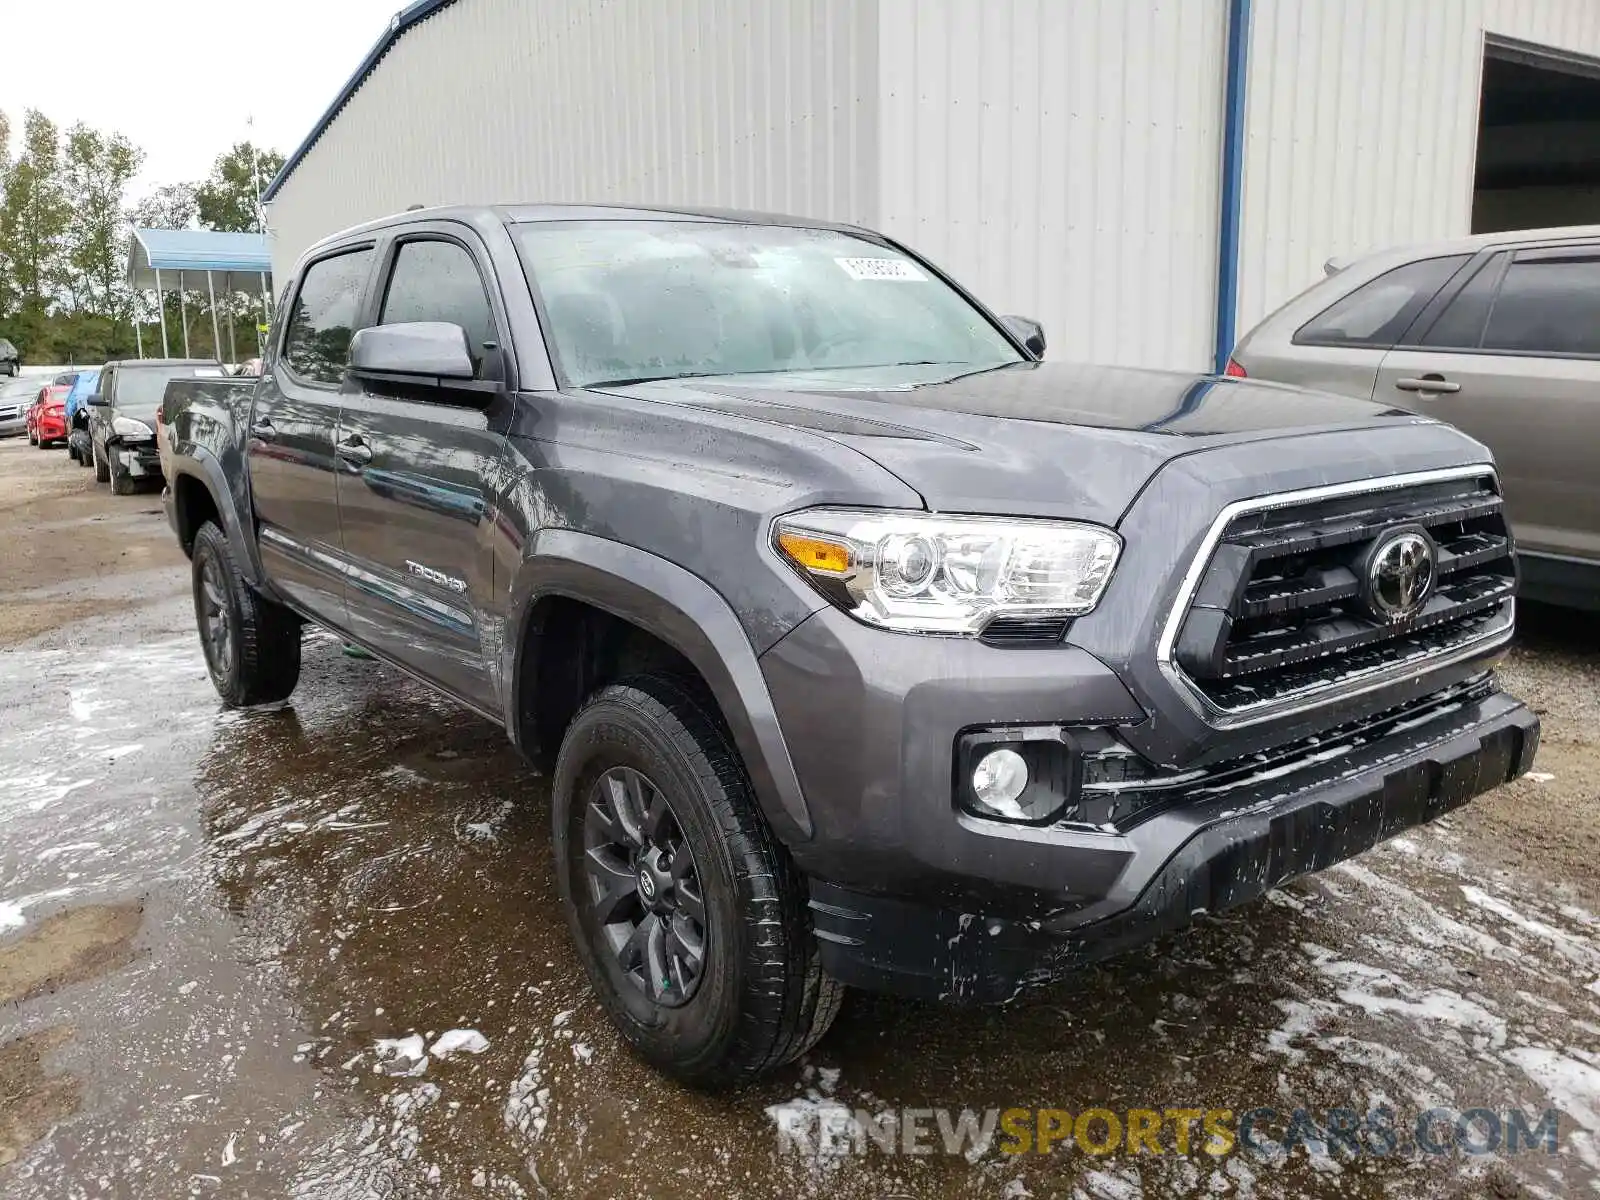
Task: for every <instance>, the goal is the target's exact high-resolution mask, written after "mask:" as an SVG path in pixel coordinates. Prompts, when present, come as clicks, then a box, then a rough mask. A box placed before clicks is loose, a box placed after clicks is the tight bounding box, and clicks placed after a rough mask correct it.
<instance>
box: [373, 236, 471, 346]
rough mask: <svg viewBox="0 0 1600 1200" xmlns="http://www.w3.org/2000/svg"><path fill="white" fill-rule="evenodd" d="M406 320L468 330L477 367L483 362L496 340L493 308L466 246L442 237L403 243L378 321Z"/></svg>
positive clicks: (396, 322)
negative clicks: (484, 355) (437, 323)
mask: <svg viewBox="0 0 1600 1200" xmlns="http://www.w3.org/2000/svg"><path fill="white" fill-rule="evenodd" d="M403 321H446V322H448V323H450V324H451V325H459V326H461V328H462V329H464V330H466V332H467V348H468V350H469V351H470V353H471V354H472V366H473V369H474V370H478V369H479V368H480V367H481V366H482V364H483V350H484V346H485V345H486V344H490V343H493V342H494V341H495V331H494V312H493V310H492V309H491V308H490V307H489V297H488V295H487V294H486V293H485V292H484V290H483V279H482V278H481V277H480V276H479V274H478V267H477V264H476V263H474V262H473V259H472V255H471V253H470V252H468V250H467V249H466V247H465V246H462V245H460V244H458V243H456V242H446V241H439V240H428V241H414V242H402V243H401V244H400V248H399V250H398V251H397V252H396V254H395V260H394V272H393V273H392V274H391V275H390V276H389V288H388V291H387V292H386V293H385V294H384V297H383V311H382V313H381V314H380V315H379V317H378V324H380V325H396V324H399V323H400V322H403Z"/></svg>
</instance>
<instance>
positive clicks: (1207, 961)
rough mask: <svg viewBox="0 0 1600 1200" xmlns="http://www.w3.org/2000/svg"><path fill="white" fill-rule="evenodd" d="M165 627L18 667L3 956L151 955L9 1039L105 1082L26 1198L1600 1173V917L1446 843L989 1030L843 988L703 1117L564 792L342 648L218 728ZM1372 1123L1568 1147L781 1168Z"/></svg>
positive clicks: (1290, 894)
mask: <svg viewBox="0 0 1600 1200" xmlns="http://www.w3.org/2000/svg"><path fill="white" fill-rule="evenodd" d="M150 614H151V615H149V616H148V618H141V619H148V621H149V622H150V632H151V634H152V635H153V640H149V641H146V642H143V643H138V644H132V643H128V642H124V644H121V645H117V646H112V647H106V648H103V650H102V651H99V652H96V653H93V654H90V653H85V652H82V651H70V650H45V649H40V650H22V651H15V652H11V653H8V654H5V655H0V710H3V711H5V712H7V713H8V720H9V722H10V724H9V726H8V730H7V737H6V739H5V741H4V743H3V745H0V821H3V822H4V827H5V829H6V834H7V836H6V838H5V839H4V841H3V843H0V881H3V887H0V925H5V926H9V929H7V930H6V932H7V933H8V936H10V937H11V938H20V937H26V936H29V935H30V934H33V933H36V932H38V931H40V930H44V929H47V928H48V926H47V922H48V921H49V920H50V919H51V917H52V914H54V913H57V912H63V911H65V912H67V913H73V912H77V913H80V914H81V913H88V912H92V911H96V910H92V909H90V908H87V907H84V906H89V905H124V904H138V903H141V902H142V903H143V904H144V912H143V917H142V924H141V925H140V927H139V932H138V933H137V935H136V936H135V937H134V938H133V939H132V940H131V942H130V943H129V944H130V945H131V946H132V948H133V951H134V953H133V955H132V957H131V958H130V959H129V960H127V961H125V962H122V963H119V964H117V965H114V966H112V967H110V968H108V969H107V970H106V971H104V972H100V973H93V972H91V973H90V974H89V975H88V976H86V977H85V978H83V979H82V980H81V981H79V982H77V983H75V984H73V985H71V986H69V987H64V988H63V989H61V990H60V991H59V992H58V993H56V994H54V995H43V996H40V997H37V998H35V999H33V1000H30V1001H28V1002H27V1003H26V1004H24V1005H23V1006H22V1007H21V1008H20V1009H19V1010H15V1011H16V1013H17V1014H18V1016H19V1019H20V1021H19V1023H20V1028H19V1029H18V1030H17V1031H16V1032H17V1033H18V1034H21V1035H24V1036H41V1035H42V1034H43V1031H46V1030H49V1029H55V1028H60V1027H64V1026H69V1025H70V1026H71V1028H72V1029H73V1033H72V1036H71V1038H70V1039H69V1040H66V1041H63V1042H62V1043H61V1044H59V1045H57V1046H56V1047H55V1048H54V1049H52V1050H51V1051H50V1053H49V1054H48V1056H46V1058H45V1061H46V1063H47V1065H48V1069H49V1070H51V1071H54V1072H55V1073H56V1074H58V1075H60V1076H61V1077H63V1078H66V1079H70V1080H72V1081H75V1082H74V1084H73V1086H81V1089H82V1095H81V1104H79V1105H78V1111H77V1114H76V1115H75V1116H72V1117H70V1118H69V1119H67V1120H65V1121H63V1122H62V1123H61V1124H60V1125H59V1126H58V1127H57V1128H56V1129H55V1131H54V1132H53V1133H52V1134H49V1135H48V1136H46V1137H44V1138H43V1139H42V1140H39V1141H36V1142H34V1143H33V1144H31V1145H30V1146H28V1147H26V1148H25V1149H23V1150H22V1152H21V1153H20V1155H19V1157H18V1159H17V1161H16V1162H15V1163H14V1164H12V1166H10V1167H6V1168H0V1172H9V1173H10V1174H9V1175H6V1174H0V1183H3V1184H4V1188H5V1191H6V1194H7V1196H16V1197H18V1198H19V1200H33V1198H40V1200H43V1198H44V1197H51V1198H54V1197H57V1196H63V1195H70V1194H73V1190H74V1189H80V1190H81V1189H90V1190H92V1188H94V1187H96V1186H98V1181H99V1180H101V1179H104V1180H106V1181H108V1182H107V1185H106V1187H107V1191H108V1194H113V1195H129V1196H171V1195H188V1194H192V1195H217V1196H231V1195H242V1194H245V1193H246V1192H248V1193H249V1194H258V1193H260V1194H274V1195H292V1196H298V1197H326V1198H329V1200H335V1198H338V1200H343V1198H346V1197H350V1198H354V1197H362V1196H367V1195H373V1194H376V1195H380V1196H391V1195H393V1196H401V1195H419V1194H429V1195H433V1194H438V1195H443V1196H474V1197H476V1196H484V1195H489V1196H542V1195H551V1196H569V1195H570V1196H586V1195H594V1196H611V1195H619V1194H630V1195H631V1194H638V1195H646V1194H648V1195H654V1196H694V1197H701V1196H704V1195H713V1194H714V1195H718V1196H730V1197H731V1196H750V1197H763V1198H764V1197H768V1196H772V1195H814V1196H827V1197H829V1200H853V1198H856V1197H861V1198H865V1197H873V1198H875V1200H876V1198H881V1197H885V1196H893V1195H906V1196H917V1197H922V1196H986V1197H987V1196H1005V1197H1010V1198H1017V1197H1023V1196H1039V1197H1043V1196H1052V1195H1075V1194H1081V1195H1084V1196H1110V1197H1121V1196H1138V1195H1150V1196H1165V1195H1170V1194H1176V1193H1180V1192H1189V1191H1196V1190H1198V1191H1202V1192H1207V1191H1209V1192H1215V1193H1217V1194H1229V1195H1259V1196H1301V1195H1313V1196H1315V1195H1326V1196H1346V1195H1357V1196H1363V1195H1370V1196H1380V1195H1385V1196H1388V1195H1399V1196H1406V1195H1448V1194H1450V1193H1451V1191H1452V1189H1459V1188H1463V1187H1466V1188H1469V1189H1470V1188H1479V1189H1480V1190H1481V1189H1482V1187H1485V1186H1490V1185H1491V1184H1492V1185H1493V1186H1499V1185H1498V1184H1496V1183H1494V1181H1493V1179H1492V1178H1491V1176H1490V1173H1491V1172H1493V1171H1500V1172H1510V1173H1511V1175H1510V1177H1512V1178H1516V1179H1521V1180H1522V1181H1523V1185H1524V1186H1525V1187H1526V1188H1528V1189H1529V1190H1528V1192H1527V1194H1530V1195H1540V1194H1548V1195H1561V1194H1566V1193H1569V1192H1576V1191H1578V1190H1581V1189H1584V1188H1588V1187H1593V1186H1595V1184H1596V1182H1597V1181H1600V1163H1597V1162H1596V1161H1595V1159H1594V1156H1593V1152H1594V1141H1593V1138H1594V1136H1595V1134H1596V1132H1597V1130H1596V1128H1595V1121H1596V1120H1597V1118H1600V1100H1597V1099H1596V1097H1595V1094H1594V1080H1595V1078H1596V1072H1597V1071H1600V1058H1597V1056H1596V1051H1597V1049H1600V993H1597V992H1596V991H1595V990H1592V988H1591V986H1590V985H1591V984H1593V982H1594V980H1595V979H1596V977H1597V974H1600V972H1597V970H1596V966H1595V964H1596V963H1600V922H1597V921H1596V920H1595V918H1594V917H1593V916H1592V914H1589V913H1587V912H1584V911H1583V910H1581V909H1579V908H1576V907H1574V906H1572V905H1570V904H1568V905H1565V906H1563V905H1560V904H1558V903H1556V902H1554V901H1552V900H1548V899H1546V898H1544V897H1543V895H1542V894H1541V893H1539V892H1538V891H1537V889H1534V888H1531V887H1530V888H1527V889H1522V890H1517V889H1516V888H1515V887H1513V886H1511V884H1510V883H1509V882H1508V880H1506V879H1505V878H1499V877H1497V878H1494V879H1489V878H1483V877H1480V876H1479V875H1477V874H1475V873H1474V869H1473V867H1472V864H1471V863H1470V862H1468V861H1467V860H1466V859H1464V858H1463V857H1462V856H1461V855H1460V854H1459V853H1456V852H1454V851H1453V850H1452V849H1451V845H1450V838H1449V830H1448V829H1445V830H1443V831H1434V830H1430V831H1425V832H1422V833H1419V834H1417V835H1414V836H1412V837H1410V838H1407V839H1405V840H1404V841H1402V842H1401V843H1399V844H1398V845H1393V846H1390V847H1388V848H1385V849H1383V850H1381V851H1379V852H1376V853H1374V854H1372V855H1368V856H1367V857H1365V858H1363V859H1362V860H1360V861H1359V862H1357V863H1354V864H1350V865H1348V866H1346V867H1343V868H1340V869H1336V870H1335V871H1332V872H1330V873H1328V874H1327V875H1325V876H1323V877H1321V878H1319V879H1317V880H1313V881H1309V882H1306V883H1302V884H1299V885H1295V886H1293V887H1291V888H1288V889H1285V890H1283V891H1281V892H1278V893H1275V894H1274V896H1273V897H1271V898H1270V899H1269V902H1267V903H1262V904H1259V905H1256V906H1253V907H1251V908H1249V909H1247V910H1244V911H1242V912H1235V913H1230V914H1225V915H1224V916H1222V917H1220V918H1218V919H1215V920H1213V921H1211V922H1209V923H1207V924H1206V925H1204V926H1203V927H1201V928H1199V929H1198V930H1196V931H1194V932H1193V933H1192V934H1191V935H1189V936H1186V937H1183V938H1180V939H1175V940H1170V941H1167V942H1163V943H1161V944H1160V945H1158V946H1156V947H1152V948H1150V949H1149V950H1146V951H1143V952H1140V953H1138V954H1135V955H1133V956H1131V957H1130V958H1127V959H1124V960H1121V961H1119V962H1116V963H1112V964H1109V965H1107V966H1105V967H1102V968H1099V969H1097V970H1094V971H1091V972H1089V973H1087V974H1086V975H1085V976H1084V977H1083V978H1082V979H1081V980H1079V981H1077V982H1076V983H1075V984H1074V985H1072V986H1070V987H1065V988H1061V989H1057V990H1053V991H1051V992H1048V993H1043V994H1037V995H1033V996H1029V997H1027V998H1025V999H1024V1000H1023V1001H1021V1002H1019V1003H1018V1004H1016V1005H1013V1006H1010V1007H1008V1008H1005V1009H985V1010H955V1009H949V1008H944V1007H940V1006H933V1005H917V1004H909V1003H903V1002H898V1001H893V1000H888V999H883V998H876V997H869V996H854V997H852V999H851V1001H850V1003H849V1004H848V1005H847V1007H846V1011H845V1013H844V1015H843V1016H842V1017H841V1019H840V1021H839V1024H838V1026H837V1027H836V1029H835V1031H834V1033H832V1034H831V1035H830V1036H829V1037H828V1038H827V1039H826V1040H825V1041H824V1042H823V1044H822V1045H821V1046H820V1047H819V1048H818V1049H817V1051H816V1052H815V1053H814V1054H813V1055H812V1056H811V1058H810V1060H809V1061H808V1062H805V1063H802V1064H798V1065H796V1066H794V1067H792V1068H790V1069H787V1070H785V1071H782V1072H779V1073H778V1074H777V1075H776V1076H774V1077H773V1078H772V1079H770V1080H768V1081H765V1082H764V1083H762V1084H761V1085H759V1086H756V1087H753V1088H751V1089H749V1090H748V1091H746V1092H744V1093H741V1094H738V1095H734V1096H723V1097H708V1096H703V1095H697V1094H694V1093H690V1092H687V1091H684V1090H683V1089H680V1088H678V1087H676V1086H675V1085H672V1084H670V1083H668V1082H666V1081H664V1080H663V1079H661V1078H660V1077H659V1076H657V1075H656V1074H655V1073H654V1072H652V1071H651V1070H649V1069H648V1068H646V1067H644V1066H642V1065H640V1064H639V1063H637V1062H636V1061H635V1060H634V1059H632V1058H631V1057H630V1056H629V1055H628V1054H627V1053H626V1051H625V1050H624V1049H623V1048H622V1046H621V1044H620V1042H619V1040H618V1039H617V1038H616V1037H615V1036H614V1035H613V1034H612V1032H611V1030H610V1028H609V1026H608V1025H607V1024H606V1023H605V1021H604V1019H603V1018H602V1016H601V1014H600V1011H599V1009H598V1007H597V1006H596V1005H595V1003H594V1001H593V999H592V997H591V996H590V995H589V994H588V989H587V986H586V983H585V981H584V979H583V975H582V972H581V969H580V968H579V966H578V964H577V961H576V959H575V957H574V956H573V955H572V954H571V952H570V951H569V950H568V947H567V940H566V931H565V925H564V922H563V920H562V918H561V914H560V911H559V908H558V906H557V900H556V893H555V887H554V878H553V874H552V870H551V862H550V851H549V838H548V820H549V811H548V804H547V799H546V795H545V791H544V785H543V781H542V780H541V779H540V778H539V777H538V776H537V775H535V774H534V773H533V772H532V771H531V770H530V769H529V768H528V767H527V766H526V765H524V764H523V763H522V762H521V761H520V760H519V759H518V758H517V757H516V755H515V754H514V752H513V751H512V750H511V749H510V747H509V746H508V745H507V744H506V742H505V739H504V737H503V735H501V734H500V733H499V732H498V731H497V730H495V729H493V728H491V727H489V726H488V725H486V724H484V723H483V722H481V721H478V720H477V719H475V718H472V717H470V716H466V715H463V714H461V713H460V712H459V711H457V710H455V709H453V708H452V707H451V706H449V705H448V704H446V703H444V702H443V701H439V700H436V699H434V698H433V697H431V696H429V695H428V694H426V693H425V692H423V691H422V690H421V689H419V688H418V687H416V686H415V685H414V684H412V683H410V682H409V681H406V680H404V679H402V678H401V677H399V676H397V675H395V674H394V673H392V672H390V671H388V670H386V669H384V668H381V667H379V666H376V665H374V664H371V663H363V662H358V661H354V660H351V659H348V658H345V657H343V656H342V655H341V654H340V653H339V651H338V647H337V645H335V644H333V643H331V642H329V641H327V640H326V639H317V640H315V641H313V642H311V643H310V644H308V646H307V660H306V670H305V674H304V677H303V681H302V684H301V688H300V690H299V692H297V694H296V697H295V699H294V702H293V704H292V705H291V706H287V707H285V708H282V709H280V710H279V711H275V712H263V713H228V712H223V711H221V710H220V709H219V707H218V705H217V702H216V700H215V697H214V695H213V693H212V691H211V688H210V684H209V682H208V681H207V680H206V678H205V672H204V668H203V666H202V664H201V660H200V657H199V653H198V650H197V649H196V647H195V645H194V641H193V638H192V635H189V634H187V633H185V634H184V635H183V636H181V637H179V636H171V635H170V634H168V633H166V632H164V631H165V630H170V629H172V628H186V625H185V624H184V622H183V616H182V609H181V608H175V607H173V606H170V605H169V606H166V607H158V608H155V609H152V610H150ZM72 919H73V920H83V919H84V918H83V917H82V916H79V917H75V918H72ZM469 1031H470V1033H471V1034H475V1035H476V1036H475V1037H474V1036H469ZM1381 1101H1388V1102H1390V1103H1393V1104H1395V1105H1397V1106H1400V1107H1403V1108H1406V1109H1408V1110H1410V1111H1417V1110H1419V1109H1422V1108H1426V1107H1430V1106H1432V1105H1434V1104H1442V1105H1450V1106H1453V1107H1457V1108H1467V1107H1473V1106H1477V1105H1484V1106H1487V1107H1493V1108H1497V1109H1504V1108H1506V1107H1508V1106H1512V1105H1523V1106H1526V1107H1528V1108H1530V1109H1542V1108H1544V1107H1545V1106H1546V1105H1549V1104H1555V1105H1559V1106H1560V1107H1561V1108H1562V1109H1563V1110H1564V1112H1565V1113H1566V1117H1565V1120H1566V1121H1567V1124H1566V1126H1565V1127H1564V1128H1566V1129H1567V1130H1569V1131H1570V1133H1571V1136H1570V1137H1569V1138H1567V1139H1565V1140H1564V1141H1563V1147H1564V1151H1563V1153H1562V1154H1560V1155H1557V1156H1554V1157H1552V1158H1546V1157H1540V1158H1537V1159H1535V1158H1532V1157H1529V1156H1522V1157H1518V1158H1507V1157H1503V1156H1502V1157H1499V1158H1484V1159H1470V1160H1469V1159H1465V1158H1461V1157H1455V1158H1446V1159H1442V1160H1438V1161H1428V1162H1423V1163H1421V1164H1420V1165H1419V1164H1417V1163H1415V1162H1401V1161H1397V1160H1368V1161H1362V1162H1349V1161H1341V1160H1340V1159H1339V1158H1338V1157H1337V1156H1336V1155H1329V1154H1324V1155H1321V1156H1308V1155H1306V1154H1305V1153H1298V1152H1297V1153H1296V1154H1295V1155H1291V1156H1289V1157H1288V1159H1287V1160H1286V1161H1273V1160H1271V1159H1270V1158H1269V1159H1266V1160H1263V1159H1258V1158H1253V1157H1249V1156H1239V1157H1235V1158H1231V1159H1228V1160H1226V1161H1214V1160H1212V1159H1210V1158H1208V1157H1207V1156H1204V1155H1191V1156H1189V1157H1186V1158H1185V1157H1178V1156H1175V1155H1174V1156H1166V1157H1163V1158H1160V1159H1156V1158H1152V1157H1146V1158H1125V1157H1118V1158H1111V1159H1105V1160H1100V1159H1094V1158H1090V1157H1088V1156H1086V1155H1083V1154H1081V1153H1079V1152H1076V1151H1073V1152H1071V1153H1070V1154H1068V1153H1057V1154H1055V1155H1053V1156H1051V1157H1049V1158H1040V1157H1037V1156H1010V1155H1004V1154H1001V1153H1000V1152H999V1151H998V1149H997V1148H995V1147H994V1146H991V1147H990V1148H989V1149H988V1150H987V1151H985V1152H975V1153H969V1154H966V1155H963V1154H956V1155H943V1154H934V1155H894V1156H890V1155H886V1154H884V1153H882V1152H881V1151H878V1150H874V1149H871V1148H869V1150H868V1152H867V1153H866V1154H864V1155H857V1154H855V1153H853V1152H848V1151H846V1152H843V1153H836V1154H823V1155H811V1156H805V1155H798V1154H795V1153H793V1152H788V1151H781V1150H780V1141H779V1131H780V1122H783V1121H786V1120H791V1119H798V1120H801V1121H802V1122H804V1121H811V1122H813V1124H814V1123H815V1122H816V1121H817V1120H819V1119H821V1117H820V1114H827V1113H835V1112H839V1111H843V1112H844V1113H846V1115H847V1118H848V1119H854V1115H853V1114H855V1113H856V1111H857V1110H862V1111H864V1112H866V1113H879V1112H882V1111H883V1110H886V1109H894V1110H899V1109H902V1108H928V1109H932V1108H937V1107H949V1108H951V1109H955V1110H960V1109H972V1110H975V1111H981V1110H984V1109H988V1108H991V1107H994V1108H1013V1107H1053V1108H1063V1109H1067V1110H1070V1111H1072V1112H1074V1113H1076V1112H1081V1111H1083V1110H1084V1109H1086V1108H1091V1107H1098V1108H1108V1109H1112V1110H1126V1109H1129V1108H1135V1107H1141V1108H1142V1107H1149V1108H1165V1107H1185V1108H1201V1109H1204V1108H1212V1107H1217V1108H1227V1109H1231V1110H1234V1111H1235V1112H1240V1111H1243V1110H1244V1109H1246V1108H1249V1107H1252V1106H1255V1105H1273V1106H1276V1107H1279V1108H1284V1109H1286V1108H1289V1107H1293V1106H1294V1105H1296V1104H1300V1105H1305V1106H1308V1107H1310V1106H1322V1107H1324V1108H1325V1107H1327V1106H1331V1105H1339V1104H1349V1105H1351V1106H1353V1107H1357V1108H1360V1109H1363V1110H1365V1109H1366V1108H1368V1107H1369V1106H1370V1105H1372V1104H1375V1103H1378V1102H1381ZM796 1114H798V1116H797V1115H796ZM968 1149H969V1150H970V1149H971V1147H970V1146H969V1147H968ZM1486 1179H1488V1180H1489V1181H1490V1182H1489V1183H1488V1184H1486V1183H1485V1182H1484V1181H1485V1180H1486ZM1462 1194H1464V1195H1470V1194H1475V1193H1474V1192H1472V1191H1470V1190H1469V1191H1466V1192H1463V1193H1462Z"/></svg>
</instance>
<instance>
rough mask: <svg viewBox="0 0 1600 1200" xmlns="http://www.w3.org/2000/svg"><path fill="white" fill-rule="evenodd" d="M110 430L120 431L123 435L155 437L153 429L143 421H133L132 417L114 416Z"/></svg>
mask: <svg viewBox="0 0 1600 1200" xmlns="http://www.w3.org/2000/svg"><path fill="white" fill-rule="evenodd" d="M111 432H113V433H120V434H121V435H122V436H123V437H147V438H148V437H155V435H156V433H155V430H153V429H151V428H150V426H148V425H146V424H145V423H144V422H143V421H135V420H134V419H133V418H132V417H116V418H114V419H113V420H112V422H111Z"/></svg>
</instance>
